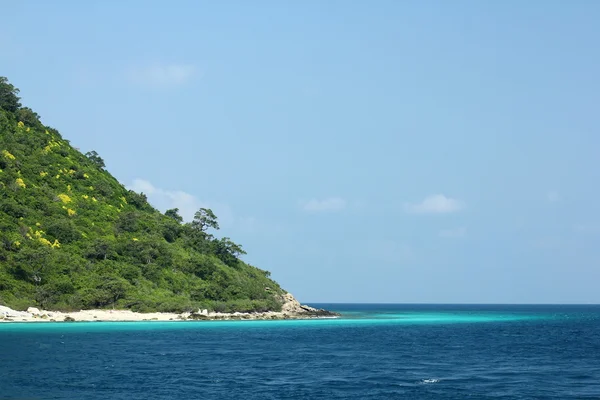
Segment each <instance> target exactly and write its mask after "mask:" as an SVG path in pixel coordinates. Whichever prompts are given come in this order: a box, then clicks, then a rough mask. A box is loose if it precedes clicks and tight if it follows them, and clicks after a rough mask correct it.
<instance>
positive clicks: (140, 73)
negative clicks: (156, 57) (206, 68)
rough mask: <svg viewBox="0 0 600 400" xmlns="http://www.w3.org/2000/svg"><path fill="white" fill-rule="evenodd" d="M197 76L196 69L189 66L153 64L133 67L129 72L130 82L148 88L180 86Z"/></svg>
mask: <svg viewBox="0 0 600 400" xmlns="http://www.w3.org/2000/svg"><path fill="white" fill-rule="evenodd" d="M197 75H198V69H197V68H196V67H195V66H194V65H191V64H167V65H158V64H154V65H148V66H144V67H135V68H132V69H131V70H130V71H129V79H130V80H131V82H133V83H135V84H138V85H142V86H149V87H174V86H181V85H183V84H185V83H188V82H190V81H191V80H192V79H193V78H194V77H196V76H197Z"/></svg>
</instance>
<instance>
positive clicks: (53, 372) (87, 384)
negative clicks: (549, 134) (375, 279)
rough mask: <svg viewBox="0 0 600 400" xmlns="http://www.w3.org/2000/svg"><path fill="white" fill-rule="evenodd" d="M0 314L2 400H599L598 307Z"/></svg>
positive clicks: (347, 307)
mask: <svg viewBox="0 0 600 400" xmlns="http://www.w3.org/2000/svg"><path fill="white" fill-rule="evenodd" d="M318 306H319V307H325V308H329V309H334V310H338V311H341V312H342V313H343V315H344V318H342V319H338V320H311V321H232V322H220V321H219V322H216V321H215V322H165V323H163V322H141V323H101V322H91V323H71V324H69V323H66V324H65V323H46V324H44V323H29V324H25V323H21V324H0V399H25V398H29V399H90V400H94V399H128V400H133V399H394V398H398V399H464V398H469V399H531V398H535V399H600V306H448V305H446V306H432V305H427V306H418V305H318Z"/></svg>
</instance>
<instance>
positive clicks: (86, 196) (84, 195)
mask: <svg viewBox="0 0 600 400" xmlns="http://www.w3.org/2000/svg"><path fill="white" fill-rule="evenodd" d="M81 197H83V198H84V199H86V200H87V199H89V198H90V196H88V195H87V194H82V195H81Z"/></svg>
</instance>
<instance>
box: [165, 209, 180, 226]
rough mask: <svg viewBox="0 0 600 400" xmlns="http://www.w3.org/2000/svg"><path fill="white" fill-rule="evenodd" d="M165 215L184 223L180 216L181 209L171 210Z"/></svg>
mask: <svg viewBox="0 0 600 400" xmlns="http://www.w3.org/2000/svg"><path fill="white" fill-rule="evenodd" d="M165 215H166V216H167V217H169V218H173V219H174V220H175V221H177V222H179V223H181V222H183V218H182V217H181V215H179V208H171V209H170V210H167V211H165Z"/></svg>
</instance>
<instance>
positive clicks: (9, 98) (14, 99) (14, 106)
mask: <svg viewBox="0 0 600 400" xmlns="http://www.w3.org/2000/svg"><path fill="white" fill-rule="evenodd" d="M17 94H19V89H17V88H16V87H14V86H13V85H11V84H10V83H9V82H8V79H7V78H6V77H4V76H0V108H3V109H5V110H6V111H10V112H16V111H17V110H18V109H19V108H20V107H21V103H20V102H19V100H21V99H20V98H19V96H17Z"/></svg>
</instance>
